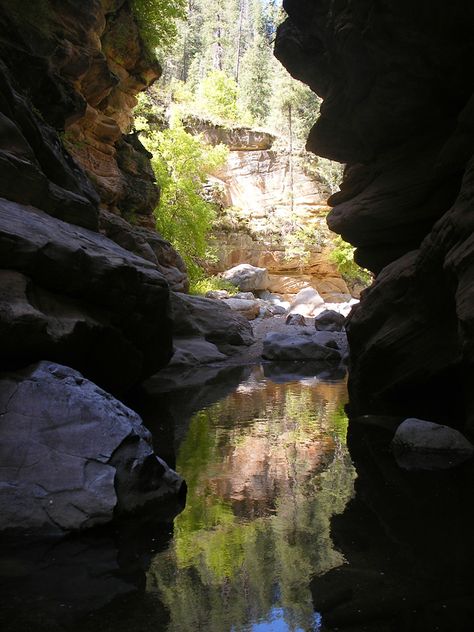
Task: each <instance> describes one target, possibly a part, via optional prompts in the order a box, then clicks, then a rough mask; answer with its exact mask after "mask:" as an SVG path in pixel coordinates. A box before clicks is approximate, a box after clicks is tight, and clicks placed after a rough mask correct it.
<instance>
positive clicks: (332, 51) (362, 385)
mask: <svg viewBox="0 0 474 632" xmlns="http://www.w3.org/2000/svg"><path fill="white" fill-rule="evenodd" d="M284 7H285V9H286V11H287V13H288V16H289V17H288V19H287V20H286V21H285V22H284V23H283V24H282V25H281V26H280V28H279V32H278V36H277V41H276V48H275V54H276V56H277V57H278V58H279V59H280V60H281V61H282V62H283V64H284V65H285V66H286V67H287V68H288V70H289V71H290V73H291V74H292V75H293V76H294V77H296V78H297V79H300V80H302V81H304V82H305V83H307V84H308V85H309V86H310V87H311V88H312V89H313V90H314V91H315V92H317V93H318V94H319V95H320V96H321V97H323V99H324V102H323V104H322V107H321V117H320V119H319V121H318V122H317V123H316V125H315V126H314V127H313V129H312V130H311V133H310V135H309V138H308V143H307V148H308V149H309V150H310V151H313V152H315V153H317V154H319V155H322V156H325V157H327V158H331V159H333V160H338V161H340V162H343V163H346V165H347V166H346V169H345V176H344V181H343V183H342V186H341V191H340V192H339V193H336V194H335V195H333V196H332V198H330V200H329V203H330V204H331V206H333V207H334V208H333V210H332V211H331V213H330V214H329V217H328V224H329V227H330V228H331V229H332V230H334V231H335V232H338V233H340V234H341V235H342V236H343V238H344V239H346V240H348V241H350V242H351V243H352V244H354V245H355V246H356V247H357V255H356V259H357V261H358V263H360V264H361V265H363V266H365V267H367V268H369V269H370V270H372V271H374V272H375V273H376V274H377V277H376V280H375V282H374V284H373V286H372V287H371V288H370V289H368V290H367V291H366V292H365V293H364V294H363V300H362V302H361V305H360V306H359V307H358V308H356V309H355V310H354V312H353V314H352V317H351V320H350V324H349V327H348V335H349V340H350V345H351V363H350V382H349V388H350V395H351V407H352V410H353V412H354V413H380V412H392V413H393V412H396V413H400V414H405V415H410V416H419V417H422V418H423V417H425V418H428V419H433V420H439V421H441V420H442V421H444V422H445V423H448V424H450V425H452V426H457V427H460V428H464V429H466V430H467V431H468V432H471V433H472V432H473V431H474V398H473V395H472V392H473V391H472V388H471V381H472V375H473V370H474V354H473V345H474V300H473V289H472V288H473V287H474V284H473V281H474V267H473V261H474V240H473V237H472V235H473V229H474V214H473V212H472V207H473V203H474V163H473V160H472V157H473V151H474V105H473V104H474V101H473V81H472V78H473V70H474V56H473V48H474V42H473V39H472V33H473V27H474V7H473V5H472V3H470V2H468V1H467V0H460V1H459V2H456V3H451V4H449V3H444V2H440V1H438V0H435V1H432V2H419V3H412V2H409V1H408V0H402V1H400V0H384V2H373V1H372V0H360V1H359V2H357V3H354V2H351V1H350V0H342V1H341V2H337V3H334V2H332V1H329V0H321V1H320V2H317V3H314V2H311V1H310V0H286V1H285V2H284Z"/></svg>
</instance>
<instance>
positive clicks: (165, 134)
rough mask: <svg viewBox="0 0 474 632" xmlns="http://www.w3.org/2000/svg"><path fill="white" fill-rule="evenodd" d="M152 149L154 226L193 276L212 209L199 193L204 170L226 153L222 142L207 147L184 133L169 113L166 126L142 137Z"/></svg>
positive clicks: (203, 250) (212, 216)
mask: <svg viewBox="0 0 474 632" xmlns="http://www.w3.org/2000/svg"><path fill="white" fill-rule="evenodd" d="M144 144H145V145H146V147H147V149H149V151H151V152H152V153H153V159H152V165H153V169H154V171H155V175H156V179H157V182H158V184H159V185H160V188H161V195H160V203H159V205H158V207H157V208H156V210H155V217H156V227H157V230H158V232H160V233H161V234H162V235H163V237H165V238H166V239H168V240H169V241H170V242H171V243H172V244H173V246H174V247H175V248H176V250H177V251H178V252H179V253H180V254H181V256H182V257H183V259H184V260H185V262H186V265H187V267H188V272H189V275H190V277H191V279H193V278H195V279H196V278H199V277H200V276H202V270H201V268H200V266H199V263H198V260H199V259H205V258H206V256H207V254H208V239H207V237H208V233H209V231H210V229H211V227H212V224H213V222H214V219H215V217H216V212H215V209H214V206H213V205H212V204H211V203H209V202H207V201H206V200H205V199H204V198H203V196H202V191H203V185H204V182H205V181H206V178H207V176H208V174H209V173H211V172H212V171H213V170H214V169H216V167H218V166H219V165H220V164H221V163H222V162H223V161H224V160H225V158H226V156H227V151H228V150H227V148H226V147H224V146H223V145H218V146H216V147H210V146H209V145H206V144H205V143H203V141H202V140H201V138H200V137H199V136H191V134H188V133H187V132H186V131H185V129H184V128H183V125H182V123H181V121H180V120H179V119H177V118H175V119H174V120H173V121H172V122H171V126H170V128H169V129H165V130H163V131H154V132H150V133H149V134H148V136H147V137H146V138H144Z"/></svg>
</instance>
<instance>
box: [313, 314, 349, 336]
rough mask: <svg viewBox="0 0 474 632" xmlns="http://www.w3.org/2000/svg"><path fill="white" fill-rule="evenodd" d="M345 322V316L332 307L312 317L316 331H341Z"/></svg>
mask: <svg viewBox="0 0 474 632" xmlns="http://www.w3.org/2000/svg"><path fill="white" fill-rule="evenodd" d="M345 322H346V318H345V316H343V315H342V314H340V313H339V312H336V311H335V310H332V309H326V310H325V311H324V312H321V313H320V314H318V315H317V316H316V318H315V319H314V326H315V328H316V329H317V330H318V331H342V330H343V329H344V324H345Z"/></svg>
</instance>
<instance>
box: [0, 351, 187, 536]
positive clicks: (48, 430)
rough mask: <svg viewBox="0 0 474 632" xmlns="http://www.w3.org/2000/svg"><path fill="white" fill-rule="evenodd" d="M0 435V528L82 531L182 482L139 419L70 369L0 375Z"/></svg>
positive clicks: (170, 492)
mask: <svg viewBox="0 0 474 632" xmlns="http://www.w3.org/2000/svg"><path fill="white" fill-rule="evenodd" d="M0 437H1V440H0V462H1V464H2V468H1V470H0V531H6V530H18V531H35V532H36V533H43V534H63V533H65V532H68V531H77V530H82V529H86V528H88V527H92V526H94V525H98V524H103V523H106V522H109V521H110V520H112V518H113V517H114V515H116V514H117V513H121V512H129V511H133V510H135V509H137V508H138V507H140V506H143V505H144V504H146V503H148V502H152V501H158V500H165V499H168V498H172V497H176V496H177V495H178V494H180V493H181V491H182V488H183V480H182V478H181V477H180V476H178V474H176V472H174V471H173V470H171V469H170V468H169V467H168V466H167V465H166V463H165V462H164V461H162V460H161V459H159V458H158V457H157V456H156V455H155V454H154V452H153V448H152V447H151V435H150V433H149V432H148V430H146V428H145V427H144V426H143V424H142V422H141V419H140V417H139V416H138V415H137V414H136V413H134V412H133V411H132V410H130V409H129V408H127V407H126V406H124V405H123V404H122V403H121V402H119V401H118V400H116V399H115V398H114V397H112V396H111V395H109V394H108V393H106V392H105V391H103V390H102V389H100V388H99V387H98V386H96V385H95V384H93V383H92V382H90V381H88V380H86V379H85V378H84V377H83V376H82V375H81V374H80V373H78V372H77V371H74V370H73V369H71V368H69V367H65V366H61V365H58V364H54V363H51V362H40V363H38V364H36V365H33V366H30V367H28V368H27V369H24V370H22V371H19V372H16V373H10V374H4V375H3V376H2V379H1V380H0Z"/></svg>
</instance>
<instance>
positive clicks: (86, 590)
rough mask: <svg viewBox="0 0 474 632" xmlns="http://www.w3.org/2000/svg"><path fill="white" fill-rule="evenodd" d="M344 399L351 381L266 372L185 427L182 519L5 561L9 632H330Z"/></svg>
mask: <svg viewBox="0 0 474 632" xmlns="http://www.w3.org/2000/svg"><path fill="white" fill-rule="evenodd" d="M345 402H346V386H345V383H344V382H323V381H319V380H317V379H315V378H311V377H309V378H304V379H301V380H292V381H289V382H281V381H277V382H275V381H272V380H271V379H268V378H266V377H265V376H264V375H263V372H262V369H261V367H255V368H254V369H252V371H251V372H250V375H249V376H247V377H246V379H245V380H244V381H242V382H241V383H240V384H238V385H237V386H236V388H235V389H234V390H233V391H232V392H230V394H228V395H227V396H226V397H224V398H223V399H220V400H219V401H216V402H215V403H212V404H210V405H208V406H206V407H205V408H204V409H202V410H200V411H199V412H197V413H195V414H194V415H193V416H192V417H191V419H190V421H189V425H188V424H186V432H183V434H182V436H181V437H180V439H179V441H178V442H177V445H176V469H177V470H178V471H179V472H180V474H182V476H183V477H184V478H185V479H186V481H187V484H188V496H187V502H186V507H185V509H184V510H183V511H182V513H181V514H180V515H178V516H177V518H176V519H175V520H174V523H173V524H171V523H170V524H168V525H161V526H159V527H158V528H155V527H153V526H150V525H148V527H147V528H146V532H143V531H140V530H139V529H138V528H135V527H133V526H131V527H130V526H129V527H128V531H127V530H125V532H123V530H122V531H121V532H118V533H116V534H114V536H113V537H112V536H110V535H109V534H103V535H100V536H98V537H94V538H88V539H86V540H84V539H81V540H74V539H72V540H70V541H68V542H62V543H58V544H55V545H54V546H53V545H51V546H50V547H49V548H48V547H43V548H41V547H39V548H38V547H36V548H35V547H33V549H32V551H33V552H31V551H30V552H29V553H28V554H27V552H26V551H25V549H23V550H20V549H18V548H17V550H16V552H13V553H12V552H10V554H9V556H8V555H7V556H3V558H2V560H1V563H0V577H2V578H3V580H4V585H6V586H8V588H7V590H6V593H7V595H10V597H9V598H8V599H9V601H8V604H5V605H4V606H3V608H2V610H1V614H2V616H3V623H2V630H3V631H4V632H5V631H9V630H11V631H15V632H17V631H18V630H25V631H26V630H30V629H31V630H35V631H36V630H43V629H44V630H46V629H47V630H48V632H54V631H56V630H74V631H76V630H81V631H82V632H87V631H88V630H91V631H94V630H115V631H120V630H125V629H126V630H128V631H134V630H135V631H145V630H146V631H148V630H153V631H154V632H161V631H163V632H164V631H167V632H196V631H198V630H206V632H243V631H249V632H316V631H318V630H320V628H321V617H320V615H319V614H318V613H317V612H315V611H314V607H313V601H312V597H311V592H310V581H311V579H312V578H314V577H315V576H318V575H321V574H323V573H325V572H327V571H329V570H330V569H333V568H335V567H338V566H341V565H342V564H344V558H343V555H342V554H341V553H340V552H339V551H338V550H336V548H335V547H334V546H333V543H332V541H331V536H330V520H331V518H332V517H333V516H334V515H335V514H339V513H341V512H342V511H343V510H344V508H345V507H346V504H347V503H348V501H349V500H350V499H351V497H352V496H353V490H354V479H355V470H354V468H353V466H352V463H351V460H350V458H349V456H348V453H347V450H346V445H345V435H346V424H347V420H346V417H345V414H344V404H345ZM14 593H15V594H17V595H18V594H20V595H21V599H22V601H23V603H25V602H27V603H28V604H29V606H28V612H27V613H26V612H25V609H24V608H23V609H21V611H19V608H18V603H17V601H18V600H17V599H16V598H15V597H14V596H13V594H14ZM4 595H5V593H4ZM28 626H30V627H28Z"/></svg>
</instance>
